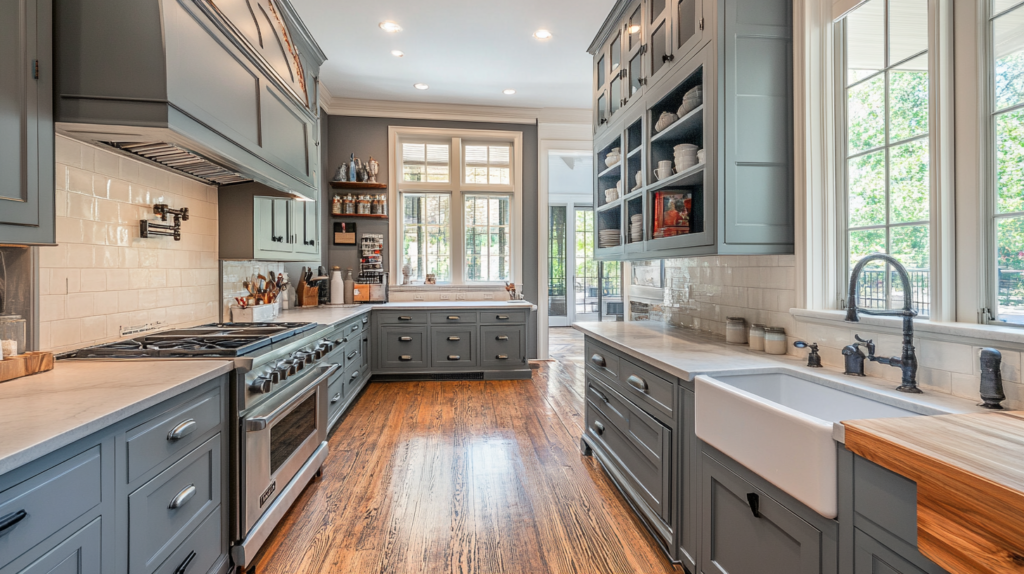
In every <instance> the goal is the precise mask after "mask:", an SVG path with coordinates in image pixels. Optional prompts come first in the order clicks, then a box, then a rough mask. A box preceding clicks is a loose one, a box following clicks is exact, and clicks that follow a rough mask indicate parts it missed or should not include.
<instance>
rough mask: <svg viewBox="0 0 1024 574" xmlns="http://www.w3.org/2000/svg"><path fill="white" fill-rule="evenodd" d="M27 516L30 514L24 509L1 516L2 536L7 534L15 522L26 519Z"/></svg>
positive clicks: (0, 529) (0, 527)
mask: <svg viewBox="0 0 1024 574" xmlns="http://www.w3.org/2000/svg"><path fill="white" fill-rule="evenodd" d="M26 516H28V513H27V512H25V511H24V510H19V511H17V512H12V513H10V514H5V515H4V516H2V517H0V536H3V535H4V534H6V533H7V531H8V530H9V529H11V528H13V527H14V525H15V524H17V523H19V522H21V521H22V520H24V519H25V517H26Z"/></svg>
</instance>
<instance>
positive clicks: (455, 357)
mask: <svg viewBox="0 0 1024 574" xmlns="http://www.w3.org/2000/svg"><path fill="white" fill-rule="evenodd" d="M461 358H462V357H460V356H458V355H448V360H449V361H458V360H461Z"/></svg>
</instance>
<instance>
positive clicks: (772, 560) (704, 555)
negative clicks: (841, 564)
mask: <svg viewBox="0 0 1024 574" xmlns="http://www.w3.org/2000/svg"><path fill="white" fill-rule="evenodd" d="M701 467H702V469H703V482H702V485H703V486H702V496H701V499H702V500H703V501H704V512H703V515H704V518H703V528H702V530H701V532H702V545H703V551H702V552H701V558H700V560H701V571H702V572H703V573H704V574H822V573H823V572H825V571H829V572H831V571H833V570H834V568H835V566H834V565H833V566H832V567H831V568H829V569H828V570H823V568H822V566H823V563H824V562H825V560H824V556H822V552H823V539H825V538H827V537H826V536H824V535H823V534H822V532H821V531H820V530H818V529H817V528H815V527H814V526H812V525H810V524H809V523H807V522H805V521H804V520H803V519H801V518H800V517H799V516H797V515H796V514H794V513H793V512H791V511H790V510H789V509H787V508H786V507H785V506H783V505H782V504H780V503H779V502H777V501H776V500H774V499H773V498H771V497H769V496H768V495H767V494H765V493H764V492H763V491H762V490H760V489H758V488H757V487H755V486H754V485H752V484H750V483H749V482H747V481H745V480H743V479H742V478H740V477H739V476H737V475H736V474H734V473H733V472H732V471H730V470H729V469H727V468H725V467H724V466H722V465H721V464H719V463H718V462H717V461H716V460H714V459H713V458H711V457H709V456H707V455H704V459H703V462H702V464H701ZM755 508H756V510H757V512H756V514H755V512H754V510H755ZM833 560H835V558H833Z"/></svg>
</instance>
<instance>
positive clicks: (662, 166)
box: [658, 160, 672, 169]
mask: <svg viewBox="0 0 1024 574" xmlns="http://www.w3.org/2000/svg"><path fill="white" fill-rule="evenodd" d="M658 168H659V169H672V162H671V161H670V160H665V161H659V162H658Z"/></svg>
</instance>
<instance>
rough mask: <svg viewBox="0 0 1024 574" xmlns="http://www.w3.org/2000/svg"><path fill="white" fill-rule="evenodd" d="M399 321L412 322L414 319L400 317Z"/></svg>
mask: <svg viewBox="0 0 1024 574" xmlns="http://www.w3.org/2000/svg"><path fill="white" fill-rule="evenodd" d="M398 320H399V321H412V317H399V318H398Z"/></svg>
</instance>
